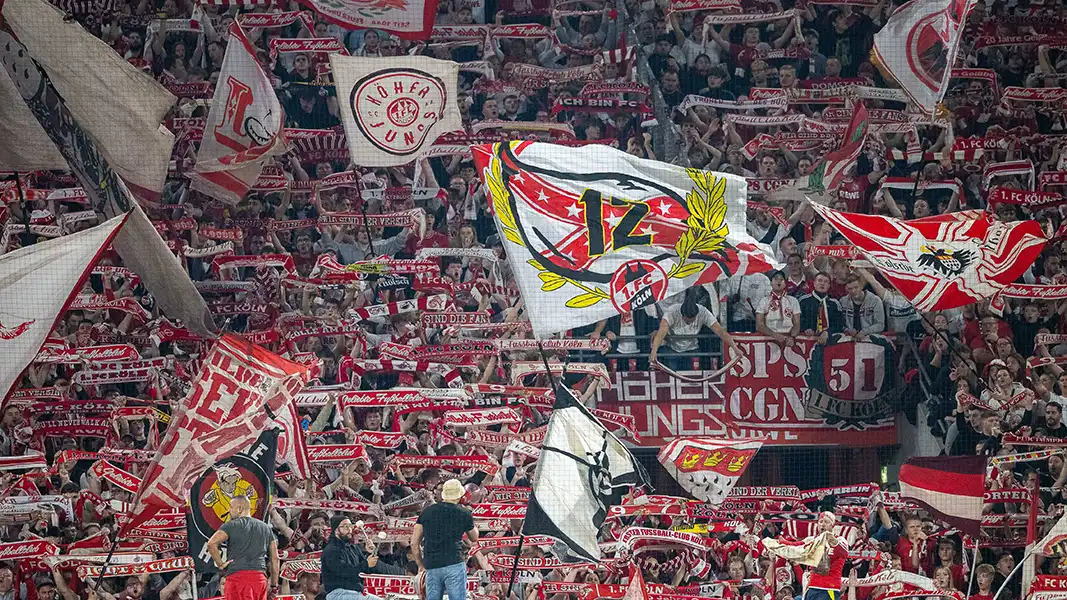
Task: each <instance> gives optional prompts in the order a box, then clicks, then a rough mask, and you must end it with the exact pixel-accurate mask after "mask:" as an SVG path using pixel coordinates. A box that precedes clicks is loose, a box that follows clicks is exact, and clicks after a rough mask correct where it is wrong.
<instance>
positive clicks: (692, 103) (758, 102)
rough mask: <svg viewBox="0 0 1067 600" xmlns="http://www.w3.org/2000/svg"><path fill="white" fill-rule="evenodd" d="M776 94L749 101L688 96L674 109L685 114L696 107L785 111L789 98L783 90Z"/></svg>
mask: <svg viewBox="0 0 1067 600" xmlns="http://www.w3.org/2000/svg"><path fill="white" fill-rule="evenodd" d="M777 92H778V93H771V94H766V95H764V96H763V97H761V98H759V99H756V98H753V99H750V100H716V99H714V98H706V97H704V96H697V95H695V94H690V95H688V96H686V97H685V98H684V99H682V103H681V104H679V105H678V107H677V108H676V109H675V110H677V111H678V112H682V113H684V112H686V111H688V110H689V109H690V108H694V107H697V106H706V107H708V108H714V109H717V110H741V111H745V110H754V109H761V108H770V109H785V108H786V106H788V104H789V96H788V94H787V93H786V92H785V90H778V91H777Z"/></svg>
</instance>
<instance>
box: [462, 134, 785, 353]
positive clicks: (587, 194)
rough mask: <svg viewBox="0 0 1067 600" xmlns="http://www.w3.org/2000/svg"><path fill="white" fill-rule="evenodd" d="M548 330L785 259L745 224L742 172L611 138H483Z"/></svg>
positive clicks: (540, 326) (488, 176)
mask: <svg viewBox="0 0 1067 600" xmlns="http://www.w3.org/2000/svg"><path fill="white" fill-rule="evenodd" d="M474 161H475V164H476V165H477V168H478V172H479V174H480V176H481V178H482V182H483V183H484V184H485V187H486V192H487V196H488V197H489V200H490V206H491V207H492V209H493V214H494V215H495V217H496V223H497V229H498V231H499V232H500V236H501V238H502V241H503V244H504V249H505V250H506V252H507V255H508V259H509V262H510V263H511V267H512V270H513V272H514V274H515V280H516V282H517V283H518V285H519V291H520V292H522V296H523V298H525V300H526V310H527V313H528V314H529V315H530V322H531V323H532V324H533V330H534V333H535V334H536V337H538V338H544V337H548V336H549V335H550V334H553V333H556V332H559V331H566V330H567V329H571V328H574V327H579V326H581V325H587V324H589V323H595V322H597V321H599V320H601V319H606V318H608V317H611V316H613V315H616V314H620V313H626V312H633V311H635V310H637V309H639V308H643V307H646V306H649V305H651V304H653V303H655V302H658V301H660V300H663V299H664V298H667V297H668V296H673V295H675V294H678V293H680V292H683V291H685V290H686V289H687V288H690V287H693V286H695V285H701V284H704V283H710V282H713V281H717V280H718V279H721V278H724V277H730V276H732V275H739V274H750V273H760V272H764V271H768V270H771V269H772V268H777V263H776V262H775V260H774V254H773V252H772V251H771V249H770V248H769V247H767V246H766V245H764V244H760V243H758V242H757V241H756V240H754V239H753V238H752V237H751V236H749V235H748V233H747V231H746V230H745V220H746V215H745V209H746V194H747V185H746V182H745V180H744V178H742V177H737V176H735V175H727V174H725V173H713V172H710V171H698V170H696V169H685V168H682V167H676V166H674V165H669V164H666V163H662V162H656V161H651V160H644V159H640V158H636V157H634V156H631V155H630V154H627V153H626V152H621V151H619V150H615V149H613V148H609V147H607V146H585V147H581V148H568V147H564V146H556V145H553V144H542V143H534V142H511V143H508V144H486V145H481V146H475V147H474Z"/></svg>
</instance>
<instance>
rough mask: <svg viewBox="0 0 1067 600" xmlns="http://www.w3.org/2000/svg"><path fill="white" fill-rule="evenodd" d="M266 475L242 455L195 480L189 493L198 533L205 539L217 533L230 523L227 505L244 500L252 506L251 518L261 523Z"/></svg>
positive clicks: (265, 492) (267, 502)
mask: <svg viewBox="0 0 1067 600" xmlns="http://www.w3.org/2000/svg"><path fill="white" fill-rule="evenodd" d="M266 480H267V476H266V473H264V472H263V469H262V468H260V466H259V464H257V463H256V462H255V461H254V460H252V459H250V458H248V457H247V456H245V455H243V454H238V455H235V456H231V457H230V458H228V459H226V460H225V461H223V462H220V463H217V464H216V465H214V466H213V467H211V468H210V469H209V470H208V471H207V472H206V473H204V475H203V476H202V477H201V478H200V479H197V480H196V483H194V484H193V489H192V490H190V492H189V502H190V503H191V504H194V507H193V508H194V510H192V511H190V512H191V513H192V516H193V523H194V525H195V526H196V528H197V530H198V531H199V532H200V533H201V534H203V535H204V536H205V537H211V535H212V534H213V533H214V532H216V531H218V530H219V528H220V527H222V525H223V524H224V523H226V522H227V521H229V520H230V501H232V500H233V499H234V498H236V497H237V496H245V497H247V498H248V500H249V503H250V504H251V505H252V516H253V517H254V518H256V519H263V517H264V516H265V515H266V513H267V505H268V504H269V497H268V496H269V491H268V490H266V489H264V488H263V482H264V481H266Z"/></svg>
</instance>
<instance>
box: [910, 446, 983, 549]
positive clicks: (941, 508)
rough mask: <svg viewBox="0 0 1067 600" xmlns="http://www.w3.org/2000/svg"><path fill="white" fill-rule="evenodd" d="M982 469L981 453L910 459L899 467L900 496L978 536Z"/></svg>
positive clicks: (980, 516)
mask: <svg viewBox="0 0 1067 600" xmlns="http://www.w3.org/2000/svg"><path fill="white" fill-rule="evenodd" d="M985 472H986V459H985V457H984V456H951V457H949V456H937V457H927V458H911V459H908V460H907V461H906V462H905V463H904V464H903V465H902V466H901V467H900V497H901V498H902V499H905V500H913V501H915V502H916V503H917V504H919V505H921V506H923V507H924V508H926V509H927V510H929V511H930V512H932V513H934V514H935V515H936V516H937V517H938V518H940V519H941V520H942V521H944V522H946V523H948V524H950V525H953V526H955V527H957V528H958V529H959V530H960V531H962V532H963V533H965V534H967V535H970V536H972V537H978V534H979V530H980V528H981V525H982V496H983V494H984V492H985Z"/></svg>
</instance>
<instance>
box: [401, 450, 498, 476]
mask: <svg viewBox="0 0 1067 600" xmlns="http://www.w3.org/2000/svg"><path fill="white" fill-rule="evenodd" d="M389 466H390V467H391V468H394V469H404V468H412V467H413V468H418V469H425V468H431V469H450V470H453V471H467V470H477V471H481V472H483V473H485V474H486V475H489V476H490V477H492V476H493V475H495V474H496V473H497V471H499V470H500V465H498V464H496V463H495V462H494V461H493V460H492V459H490V458H477V457H469V456H423V455H414V454H398V455H396V456H394V457H393V459H392V461H391V462H390V463H389Z"/></svg>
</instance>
